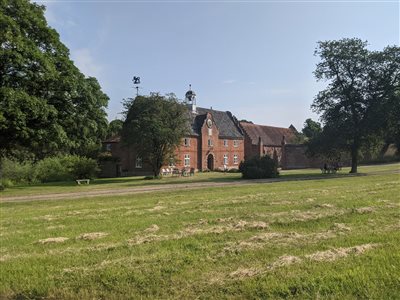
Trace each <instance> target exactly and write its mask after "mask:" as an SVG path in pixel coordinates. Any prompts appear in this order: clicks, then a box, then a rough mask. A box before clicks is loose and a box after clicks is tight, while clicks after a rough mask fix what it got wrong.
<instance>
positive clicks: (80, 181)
mask: <svg viewBox="0 0 400 300" xmlns="http://www.w3.org/2000/svg"><path fill="white" fill-rule="evenodd" d="M89 182H90V179H77V180H76V183H77V184H79V185H80V184H82V183H86V184H89Z"/></svg>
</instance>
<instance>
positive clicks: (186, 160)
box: [184, 154, 190, 167]
mask: <svg viewBox="0 0 400 300" xmlns="http://www.w3.org/2000/svg"><path fill="white" fill-rule="evenodd" d="M184 165H185V167H190V155H189V154H185V159H184Z"/></svg>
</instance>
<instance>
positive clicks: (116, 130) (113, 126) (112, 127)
mask: <svg viewBox="0 0 400 300" xmlns="http://www.w3.org/2000/svg"><path fill="white" fill-rule="evenodd" d="M123 125H124V122H123V121H122V120H119V119H115V120H112V121H111V122H110V124H108V129H107V138H110V137H113V136H117V135H121V132H122V127H123Z"/></svg>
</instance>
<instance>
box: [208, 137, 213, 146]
mask: <svg viewBox="0 0 400 300" xmlns="http://www.w3.org/2000/svg"><path fill="white" fill-rule="evenodd" d="M212 145H213V141H212V139H208V147H212Z"/></svg>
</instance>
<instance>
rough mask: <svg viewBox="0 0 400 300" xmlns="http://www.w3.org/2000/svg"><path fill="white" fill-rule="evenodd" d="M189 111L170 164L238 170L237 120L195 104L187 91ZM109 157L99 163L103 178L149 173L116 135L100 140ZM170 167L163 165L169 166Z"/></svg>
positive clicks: (241, 151) (241, 138) (241, 139)
mask: <svg viewBox="0 0 400 300" xmlns="http://www.w3.org/2000/svg"><path fill="white" fill-rule="evenodd" d="M185 102H186V105H187V108H188V113H189V116H190V118H189V120H190V121H189V122H190V124H189V128H190V133H189V135H187V136H186V137H185V138H183V139H182V144H181V145H180V146H179V147H178V149H177V150H176V153H175V155H176V158H177V160H175V161H173V162H172V161H171V166H172V165H173V166H174V167H176V168H178V169H182V168H194V169H195V170H201V171H204V170H217V169H219V170H223V169H224V166H226V168H228V169H237V168H238V167H239V164H240V162H241V161H242V160H243V159H244V136H243V132H242V129H241V128H240V124H239V122H238V121H237V119H236V118H235V117H234V116H233V115H232V114H231V113H230V112H229V111H218V110H213V109H207V108H202V107H197V106H196V95H195V93H194V92H193V91H191V90H189V91H188V92H187V93H186V99H185ZM103 145H104V147H105V150H106V151H109V152H111V154H112V158H114V159H110V160H109V161H103V163H102V168H101V169H102V174H101V175H102V177H115V176H132V175H148V174H152V169H151V167H150V166H149V165H148V164H146V162H145V161H143V160H142V158H141V157H138V156H137V155H136V153H135V150H134V149H133V148H132V147H126V146H124V145H123V144H122V143H121V141H120V138H119V137H114V138H111V139H108V140H106V141H104V142H103ZM168 167H169V166H165V168H168Z"/></svg>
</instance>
